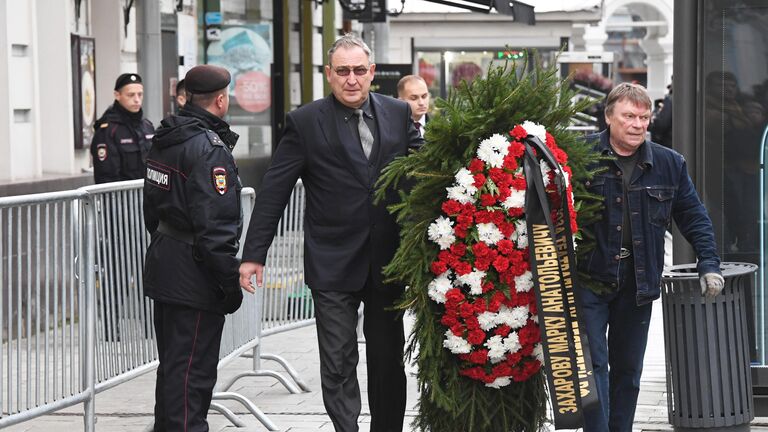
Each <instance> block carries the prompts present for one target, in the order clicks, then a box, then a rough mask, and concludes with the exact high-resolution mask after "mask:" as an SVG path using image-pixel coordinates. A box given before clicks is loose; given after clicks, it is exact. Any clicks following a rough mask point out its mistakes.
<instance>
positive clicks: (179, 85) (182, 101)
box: [176, 78, 187, 112]
mask: <svg viewBox="0 0 768 432" xmlns="http://www.w3.org/2000/svg"><path fill="white" fill-rule="evenodd" d="M186 104H187V87H186V85H185V84H184V79H183V78H182V79H180V80H178V81H177V82H176V112H179V111H180V110H181V109H182V108H184V105H186Z"/></svg>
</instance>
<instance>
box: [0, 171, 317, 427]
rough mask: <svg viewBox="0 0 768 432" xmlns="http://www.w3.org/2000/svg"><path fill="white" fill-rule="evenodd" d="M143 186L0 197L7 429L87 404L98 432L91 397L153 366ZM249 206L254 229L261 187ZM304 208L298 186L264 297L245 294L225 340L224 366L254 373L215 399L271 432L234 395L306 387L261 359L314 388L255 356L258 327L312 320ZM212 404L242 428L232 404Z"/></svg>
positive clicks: (0, 408) (0, 363)
mask: <svg viewBox="0 0 768 432" xmlns="http://www.w3.org/2000/svg"><path fill="white" fill-rule="evenodd" d="M142 185H143V181H141V180H137V181H130V182H119V183H111V184H105V185H95V186H89V187H86V188H81V189H78V190H76V191H68V192H56V193H47V194H37V195H26V196H19V197H6V198H0V287H1V288H2V291H0V322H2V323H3V340H2V346H1V347H0V348H1V349H2V356H0V428H2V427H4V426H9V425H12V424H17V423H21V422H23V421H26V420H30V419H32V418H35V417H38V416H41V415H44V414H48V413H51V412H55V411H58V410H60V409H62V408H65V407H69V406H72V405H76V404H78V403H84V411H85V413H84V425H85V430H86V431H93V430H94V424H95V412H94V408H93V407H94V404H93V402H94V396H95V394H96V393H98V392H101V391H103V390H106V389H108V388H111V387H113V386H116V385H118V384H120V383H123V382H126V381H128V380H130V379H133V378H135V377H137V376H139V375H141V374H144V373H147V372H150V371H152V370H154V368H156V367H157V354H156V352H157V348H156V343H155V336H154V328H153V325H152V323H153V320H152V316H153V309H152V304H151V302H150V301H149V300H148V299H146V298H145V297H144V296H143V289H142V270H143V259H144V253H145V250H146V248H147V245H148V242H149V238H148V234H147V233H146V230H145V228H144V222H143V215H142V191H141V189H142ZM242 199H243V210H244V216H245V224H246V225H245V228H247V223H248V219H249V216H250V210H251V209H252V208H253V201H254V192H253V190H252V189H250V188H246V189H244V190H243V198H242ZM303 209H304V189H303V186H302V185H301V183H299V184H297V186H296V188H295V190H294V194H293V196H292V198H291V203H290V204H289V206H288V207H287V208H286V210H285V214H284V217H283V219H282V221H281V223H280V230H279V231H278V234H277V235H276V238H275V241H274V243H273V246H272V248H271V249H270V251H269V258H268V259H269V261H268V263H269V267H268V270H267V273H266V274H265V287H266V289H264V290H260V291H259V295H256V296H247V295H246V298H245V300H244V303H243V307H241V309H240V310H239V311H238V312H236V313H235V314H232V315H229V316H228V317H227V321H226V324H225V329H224V333H223V336H222V347H221V352H220V363H219V368H222V367H224V366H226V365H227V364H229V363H230V362H231V361H232V360H234V359H235V358H237V357H239V356H244V357H251V358H252V359H253V368H252V369H253V370H250V371H247V372H245V373H242V374H240V375H238V376H236V377H235V378H234V379H232V380H231V381H230V382H229V383H228V384H226V385H223V386H220V387H219V388H217V391H216V392H215V394H214V400H226V399H229V400H235V401H238V402H240V403H241V404H243V405H244V406H245V407H246V408H247V409H248V410H249V411H250V412H251V413H252V414H253V415H254V416H255V417H256V418H257V419H258V420H259V421H261V422H262V424H264V426H266V427H267V428H268V429H269V430H277V427H276V426H275V425H274V424H273V423H272V422H271V421H270V420H269V419H268V418H267V417H266V416H265V415H264V414H263V413H262V412H261V411H260V410H259V409H258V408H257V407H256V406H255V405H254V404H253V403H252V402H251V401H249V400H248V399H247V398H245V397H244V396H242V395H239V394H237V393H233V392H227V391H226V389H228V388H229V387H230V386H231V385H232V384H233V383H234V382H235V381H236V380H237V379H239V378H242V377H245V376H272V377H274V378H277V379H278V380H280V382H281V383H282V384H283V385H285V386H286V388H287V389H288V390H289V391H291V392H293V393H298V392H300V391H301V390H300V389H299V388H297V387H296V385H294V384H293V382H291V380H289V379H287V378H286V377H284V376H283V375H282V374H280V373H278V372H274V371H271V370H262V369H260V361H261V360H262V359H263V360H275V361H278V362H279V363H281V364H282V365H283V367H284V369H285V370H286V371H287V372H288V374H289V375H291V377H292V378H293V381H295V382H296V383H297V384H298V385H299V387H301V388H302V389H304V390H308V388H307V386H306V385H305V384H304V383H303V382H302V381H301V379H300V378H299V376H298V374H297V373H296V371H295V370H294V369H293V368H292V367H291V366H290V365H289V364H288V363H287V362H286V361H285V360H284V359H282V358H280V357H278V356H274V355H269V354H260V351H259V343H260V339H261V337H262V336H263V333H262V327H264V328H266V329H267V330H265V331H264V333H267V332H270V333H277V332H280V331H286V330H290V329H291V328H295V327H298V326H305V325H311V324H313V322H314V319H313V316H314V310H313V308H312V303H311V296H309V295H308V290H307V289H306V287H305V286H304V281H303ZM246 231H247V229H244V231H243V232H244V234H245V232H246ZM211 408H212V409H214V410H217V411H219V412H222V413H223V414H224V415H226V416H227V417H228V418H229V419H230V420H231V421H232V422H233V423H234V424H236V425H240V424H242V422H241V421H240V420H239V419H238V418H237V417H236V416H235V415H234V414H232V412H231V411H229V410H228V409H227V408H226V407H224V406H222V405H220V404H218V403H215V402H214V403H213V404H212V406H211Z"/></svg>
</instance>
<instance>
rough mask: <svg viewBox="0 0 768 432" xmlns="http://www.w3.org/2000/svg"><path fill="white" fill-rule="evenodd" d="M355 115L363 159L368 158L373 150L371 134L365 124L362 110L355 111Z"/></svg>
mask: <svg viewBox="0 0 768 432" xmlns="http://www.w3.org/2000/svg"><path fill="white" fill-rule="evenodd" d="M355 115H357V131H358V132H360V145H362V146H363V153H365V157H366V158H370V157H371V149H373V134H372V133H371V130H370V129H368V125H367V124H366V123H365V114H364V113H363V110H361V109H356V110H355Z"/></svg>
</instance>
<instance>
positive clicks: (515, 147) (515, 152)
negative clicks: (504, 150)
mask: <svg viewBox="0 0 768 432" xmlns="http://www.w3.org/2000/svg"><path fill="white" fill-rule="evenodd" d="M524 153H525V146H524V145H523V144H522V143H519V142H513V143H512V144H511V145H510V146H509V153H508V154H509V155H512V156H513V157H516V158H519V157H521V156H522V155H523V154H524Z"/></svg>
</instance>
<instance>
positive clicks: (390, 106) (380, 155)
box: [240, 34, 423, 432]
mask: <svg viewBox="0 0 768 432" xmlns="http://www.w3.org/2000/svg"><path fill="white" fill-rule="evenodd" d="M372 60H373V59H372V58H371V51H370V49H369V48H368V46H367V45H366V44H365V42H363V41H362V40H361V39H359V38H358V37H356V36H353V35H349V34H348V35H345V36H342V37H341V38H339V39H338V40H337V41H336V42H335V43H334V44H333V46H332V47H331V49H330V50H329V51H328V65H326V66H325V74H326V78H327V80H328V83H329V84H330V86H331V89H332V94H331V95H329V96H328V97H326V98H324V99H320V100H317V101H314V102H312V103H310V104H307V105H304V106H303V107H301V108H299V109H297V110H295V111H293V112H291V113H288V114H287V116H286V127H285V131H284V134H283V138H282V139H281V140H280V144H279V145H278V147H277V150H276V151H275V154H274V157H273V159H272V163H271V165H270V167H269V169H268V170H267V173H266V174H265V175H264V180H263V182H262V186H261V191H260V193H259V195H258V197H257V198H256V204H255V206H254V210H253V213H252V215H251V222H250V227H249V229H248V235H247V237H246V241H245V247H244V250H243V263H242V264H241V266H240V286H241V287H243V289H245V290H246V291H248V292H251V293H253V292H254V290H255V288H254V287H253V285H252V284H251V277H252V276H255V277H256V285H257V286H259V287H260V286H261V285H262V274H263V270H264V264H265V259H266V256H267V249H268V248H269V246H270V243H271V242H272V238H273V237H274V235H275V232H276V229H277V224H278V221H279V219H280V216H281V215H282V213H283V209H284V208H285V205H286V203H287V202H288V199H289V197H290V194H291V191H292V190H293V186H294V184H295V183H296V181H297V180H298V179H299V178H301V179H302V181H303V183H304V188H305V189H306V194H307V195H306V196H307V198H306V200H307V201H306V216H305V221H304V226H305V234H304V253H305V257H304V266H305V269H304V270H305V280H306V282H307V284H308V286H309V287H310V289H311V290H312V297H313V300H314V304H315V316H316V324H317V338H318V342H319V346H320V373H321V381H322V389H323V402H324V403H325V407H326V410H327V411H328V415H329V416H330V418H331V420H332V421H333V424H334V427H335V428H336V431H339V432H350V431H357V430H358V426H357V417H358V415H359V414H360V408H361V402H360V387H359V385H358V381H357V374H356V370H355V368H356V366H357V363H358V352H357V334H356V324H357V309H358V307H359V305H360V302H361V301H362V302H363V303H364V304H365V317H364V330H363V331H364V334H365V338H366V356H367V361H368V364H367V365H368V401H369V405H370V410H371V431H373V432H390V431H398V432H400V431H402V428H403V418H404V415H405V390H406V379H405V368H404V364H403V347H404V344H405V337H404V332H403V321H402V312H399V311H394V310H392V306H393V304H394V303H395V302H396V301H397V299H398V298H399V297H400V295H401V294H402V292H403V287H402V286H398V285H392V284H385V283H384V282H383V281H382V279H383V277H382V274H381V269H382V267H383V266H384V265H386V264H387V263H389V261H390V260H391V259H392V256H393V255H394V253H395V250H396V249H397V247H398V243H399V229H398V226H397V223H396V222H395V219H394V218H393V217H392V215H390V214H389V213H388V212H387V209H386V206H387V205H388V204H389V202H381V203H378V204H374V203H373V199H374V190H375V184H376V180H377V179H378V177H379V174H380V172H381V170H382V168H383V167H384V166H386V165H387V164H388V163H389V162H391V161H392V160H393V159H394V158H395V157H397V156H402V155H405V154H407V153H408V151H409V149H411V148H414V149H415V148H418V147H419V146H420V145H421V144H422V142H423V140H422V139H421V138H420V137H419V132H418V131H417V130H416V128H415V127H414V125H413V121H412V120H411V112H410V108H409V106H408V104H406V103H404V102H402V101H398V100H396V99H393V98H389V97H387V96H383V95H380V94H375V93H369V90H370V86H371V81H372V80H373V75H374V70H375V68H376V65H375V64H373V62H372ZM391 195H392V197H390V199H388V200H387V201H390V202H391V200H392V198H393V197H395V196H396V194H395V193H394V192H393V193H392V194H391Z"/></svg>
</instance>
